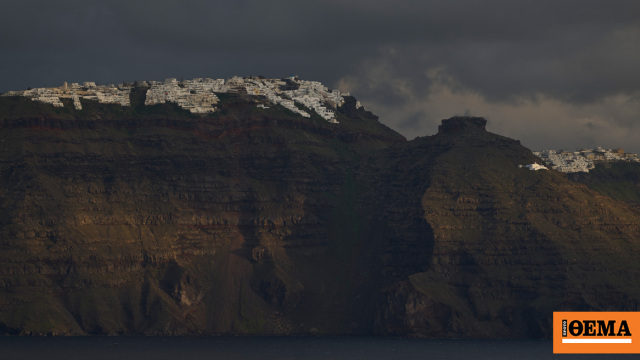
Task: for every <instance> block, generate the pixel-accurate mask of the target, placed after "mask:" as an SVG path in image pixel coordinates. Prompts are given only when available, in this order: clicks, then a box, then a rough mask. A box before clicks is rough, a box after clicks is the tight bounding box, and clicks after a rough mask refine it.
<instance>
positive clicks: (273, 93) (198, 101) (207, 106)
mask: <svg viewBox="0 0 640 360" xmlns="http://www.w3.org/2000/svg"><path fill="white" fill-rule="evenodd" d="M134 87H146V88H147V92H146V98H145V102H144V103H145V105H155V104H164V103H166V102H173V103H176V104H177V105H178V106H180V107H181V108H183V109H185V110H189V111H190V112H191V113H195V114H206V113H213V112H215V111H216V105H217V104H218V102H219V99H218V96H217V95H216V93H243V94H248V95H252V96H256V97H257V99H259V100H261V101H257V102H256V105H257V106H258V107H261V108H269V107H270V106H273V105H282V106H283V107H285V108H287V109H289V110H291V111H292V112H294V113H296V114H299V115H301V116H303V117H307V118H308V117H311V114H309V113H308V112H307V111H306V110H303V109H301V108H299V107H298V106H297V105H296V103H297V104H300V105H303V106H304V107H306V109H310V110H312V111H314V112H315V113H317V114H318V115H319V116H321V117H322V118H323V119H325V120H326V121H328V122H330V123H334V124H336V123H338V121H337V120H336V115H335V109H337V107H339V106H342V104H344V98H343V94H341V93H340V91H338V90H329V89H328V88H327V87H326V86H324V85H322V84H321V83H320V82H317V81H305V80H300V79H298V77H297V76H292V77H289V78H286V79H265V78H263V77H253V76H251V77H237V76H235V77H233V78H231V79H227V80H225V79H209V78H196V79H192V80H183V81H178V80H176V79H173V78H170V79H165V81H163V82H161V81H139V82H136V83H124V84H118V85H117V86H115V85H112V84H110V85H106V86H104V85H96V83H95V82H84V83H82V84H78V83H72V84H70V85H69V84H67V83H64V84H63V85H62V86H60V87H54V88H35V89H29V90H22V91H9V92H6V93H4V94H1V95H0V96H25V97H27V98H30V99H31V100H33V101H41V102H45V103H49V104H52V105H53V106H56V107H64V104H63V102H62V101H61V99H71V100H72V101H73V106H74V108H75V109H76V110H82V102H81V101H80V99H84V100H94V101H98V102H100V103H103V104H119V105H121V106H130V105H131V103H130V100H129V95H130V94H131V90H132V89H133V88H134ZM344 95H346V96H348V95H349V94H344ZM356 106H357V107H361V105H360V103H359V102H358V103H357V105H356ZM533 154H534V155H536V156H538V157H540V159H542V161H543V162H544V165H546V166H544V165H543V164H529V165H526V167H527V168H528V169H530V170H545V169H547V166H548V167H551V168H552V169H555V170H558V171H561V172H564V173H572V172H580V171H582V172H589V170H591V169H593V168H594V167H595V164H596V163H610V162H615V161H631V162H640V158H639V157H638V155H636V154H630V153H625V152H624V150H623V149H603V148H601V147H598V148H596V149H581V150H578V151H562V150H560V151H556V150H543V151H535V152H533ZM521 166H522V167H524V166H525V165H521Z"/></svg>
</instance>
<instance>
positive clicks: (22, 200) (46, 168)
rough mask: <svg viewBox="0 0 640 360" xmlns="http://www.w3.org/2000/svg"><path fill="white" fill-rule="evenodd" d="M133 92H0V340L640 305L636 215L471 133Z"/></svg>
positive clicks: (504, 327)
mask: <svg viewBox="0 0 640 360" xmlns="http://www.w3.org/2000/svg"><path fill="white" fill-rule="evenodd" d="M142 90H143V89H142ZM142 90H140V89H133V90H132V95H131V96H132V98H131V104H132V106H131V107H130V108H127V109H124V110H123V109H121V108H119V107H117V106H116V105H107V104H97V103H91V102H83V104H82V105H83V106H82V108H83V110H82V111H83V112H82V113H80V112H78V111H74V110H73V108H72V107H65V108H53V107H52V106H50V105H46V104H39V105H33V104H27V103H24V102H22V101H23V100H21V99H16V98H11V97H4V98H2V99H1V100H0V101H1V103H0V108H2V109H5V110H3V114H5V115H3V118H2V119H1V121H0V124H1V125H2V127H1V128H0V139H1V142H0V150H1V157H0V170H1V177H0V184H1V186H0V201H1V202H2V207H1V208H0V250H1V251H0V332H3V333H7V334H13V333H15V334H47V333H50V334H229V333H234V334H373V333H375V334H385V335H407V336H433V337H450V336H452V337H464V336H470V337H523V336H535V337H545V336H546V337H548V336H550V334H551V332H550V318H551V312H552V311H559V310H637V307H638V299H639V297H640V293H639V289H640V288H639V287H638V286H637V285H636V284H635V283H634V282H633V279H634V278H635V276H636V274H638V270H639V265H638V264H636V263H635V261H634V260H635V258H636V256H637V251H638V243H637V239H638V236H639V233H638V232H639V228H640V227H639V226H640V225H639V224H640V221H639V217H638V214H637V211H636V210H633V209H632V208H630V207H629V206H628V205H626V204H624V203H620V202H616V201H614V200H612V199H610V198H608V197H604V196H601V195H598V194H596V193H593V192H591V191H590V190H588V189H587V188H586V187H584V186H582V185H579V184H575V183H572V182H570V181H568V180H567V179H566V178H565V176H564V175H562V174H560V173H557V172H554V171H538V172H531V171H529V170H527V169H526V168H519V167H518V165H521V164H530V163H533V162H534V161H536V160H537V159H536V158H535V157H534V156H533V155H532V154H531V153H530V151H528V150H527V149H525V148H524V147H522V146H521V145H520V144H519V143H518V142H517V141H515V140H511V139H508V138H504V137H501V136H498V135H494V134H491V133H488V132H486V131H485V129H484V127H485V124H486V121H485V120H484V119H479V118H452V119H449V120H447V121H445V122H443V125H442V126H441V128H440V132H439V133H438V134H437V135H434V136H431V137H426V138H418V139H416V140H413V141H409V142H407V141H405V140H404V139H403V138H402V137H401V136H399V135H398V134H396V133H394V132H393V131H391V130H389V129H388V128H386V127H384V126H383V125H381V124H380V123H378V122H377V119H376V118H375V116H373V115H372V114H370V113H368V112H366V111H364V110H363V109H361V108H360V109H358V108H356V106H355V99H353V98H349V97H347V98H345V105H344V106H343V107H341V108H340V110H339V112H338V114H337V117H338V122H339V124H329V123H327V122H326V121H324V120H323V119H321V118H319V117H314V116H312V117H311V118H301V117H299V116H297V115H295V114H293V113H291V112H288V111H287V110H286V109H284V108H280V107H277V106H276V107H273V108H270V109H262V108H256V107H255V106H247V104H248V103H251V102H252V101H253V100H252V98H251V97H248V96H247V97H243V96H227V97H224V96H221V97H220V104H219V106H220V111H219V112H217V113H216V114H213V115H206V116H194V115H193V114H190V113H188V112H185V111H182V110H180V109H177V108H176V107H175V106H172V105H171V104H162V105H154V106H149V107H142V106H140V104H141V103H142V101H143V99H141V98H140V97H139V96H140V94H143V93H144V92H143V91H142ZM33 106H36V108H35V109H34V108H33ZM47 106H49V107H47ZM24 109H28V110H24ZM20 114H23V116H19V115H20Z"/></svg>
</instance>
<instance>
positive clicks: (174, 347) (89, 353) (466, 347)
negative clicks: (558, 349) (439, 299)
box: [0, 336, 638, 360]
mask: <svg viewBox="0 0 640 360" xmlns="http://www.w3.org/2000/svg"><path fill="white" fill-rule="evenodd" d="M631 356H638V355H631ZM613 357H615V358H620V357H626V356H625V355H616V356H614V355H554V354H553V348H552V343H551V341H533V340H522V341H519V340H509V341H496V340H422V339H399V338H376V337H231V336H221V337H0V359H49V360H53V359H61V360H62V359H64V360H68V359H89V360H99V359H119V360H120V359H122V360H129V359H131V360H133V359H135V360H140V359H171V360H178V359H188V360H192V359H193V360H196V359H207V360H215V359H251V360H262V359H265V360H271V359H273V360H276V359H277V360H282V359H298V360H299V359H367V360H377V359H403V360H404V359H407V360H409V359H421V360H422V359H474V360H480V359H498V360H500V359H517V360H519V359H610V358H613Z"/></svg>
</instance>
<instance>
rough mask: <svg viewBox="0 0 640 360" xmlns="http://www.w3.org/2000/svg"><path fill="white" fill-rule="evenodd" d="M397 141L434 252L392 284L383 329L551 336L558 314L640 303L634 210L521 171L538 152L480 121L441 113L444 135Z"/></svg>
mask: <svg viewBox="0 0 640 360" xmlns="http://www.w3.org/2000/svg"><path fill="white" fill-rule="evenodd" d="M460 129H465V130H464V131H460ZM401 148H402V149H403V151H402V152H398V153H395V154H394V153H392V152H389V153H390V154H391V157H392V158H393V159H395V161H399V162H402V163H403V165H402V166H399V168H405V169H407V170H409V172H410V173H411V174H412V176H413V177H415V178H419V179H421V181H422V183H424V184H425V185H424V186H421V187H420V189H421V190H420V193H421V196H420V197H419V200H418V199H416V200H418V201H419V202H420V205H421V209H422V210H423V219H424V220H425V221H426V222H427V223H428V224H429V225H430V228H431V229H432V232H433V235H432V237H429V238H425V239H424V241H425V242H428V243H430V244H431V246H432V250H431V256H430V258H429V265H428V268H427V269H426V270H420V271H415V272H414V273H413V274H411V275H409V276H408V278H407V279H401V280H399V281H398V282H396V283H394V284H392V285H391V286H389V287H388V290H387V291H386V293H385V296H383V305H382V307H381V310H380V311H381V312H380V315H379V321H378V325H379V326H380V327H379V329H380V330H381V331H383V332H385V333H393V334H399V335H412V334H419V335H428V336H437V337H440V336H442V337H464V336H471V337H527V336H534V337H545V336H547V337H549V336H550V335H551V334H552V328H551V314H552V312H553V311H581V310H585V311H586V310H599V311H605V310H609V311H613V310H617V311H635V309H637V308H638V297H639V296H640V292H639V290H640V289H639V288H638V287H637V286H636V285H635V284H634V283H633V279H634V278H635V277H636V276H637V274H638V269H639V267H638V265H637V264H636V260H635V259H636V257H637V255H638V250H640V244H639V243H638V240H637V239H638V238H639V236H640V232H639V230H640V218H639V217H638V214H637V212H634V210H633V209H632V208H631V207H629V206H627V205H626V204H622V203H618V202H616V201H614V200H612V199H610V198H607V197H604V196H601V195H598V194H596V193H594V192H592V191H590V190H588V189H587V188H586V187H584V186H581V185H576V184H574V183H572V182H571V181H569V180H567V179H566V177H565V176H564V175H563V174H561V173H558V172H555V171H544V170H543V171H529V170H527V169H526V168H519V167H518V165H522V164H530V163H533V162H534V161H536V160H538V159H537V158H535V157H534V156H533V155H532V154H531V153H530V152H529V151H528V150H526V149H525V148H524V147H522V146H521V145H520V144H519V142H517V141H515V140H511V139H508V138H504V137H500V136H498V135H494V134H490V133H487V132H486V131H484V122H483V121H480V120H479V119H468V120H467V119H464V118H457V119H456V118H453V119H449V120H448V121H443V125H442V126H441V128H440V131H439V133H438V135H436V136H432V137H428V138H421V139H417V140H415V141H414V142H412V143H409V144H407V145H406V146H402V147H401ZM406 148H410V149H412V151H407V150H406ZM538 162H539V160H538ZM421 163H425V165H424V166H420V165H418V164H421Z"/></svg>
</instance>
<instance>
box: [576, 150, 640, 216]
mask: <svg viewBox="0 0 640 360" xmlns="http://www.w3.org/2000/svg"><path fill="white" fill-rule="evenodd" d="M567 177H568V178H569V179H570V180H572V181H575V182H579V183H583V184H585V185H587V186H588V187H589V188H590V189H593V190H595V191H597V192H599V193H601V194H603V195H606V196H609V197H611V198H613V199H616V200H621V201H625V202H628V203H630V204H633V205H635V206H636V207H640V164H639V163H631V162H622V161H620V162H614V163H611V164H597V165H596V167H595V169H593V170H591V171H589V172H588V173H583V172H578V173H571V174H567Z"/></svg>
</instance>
